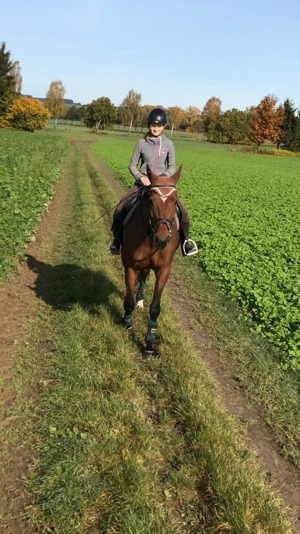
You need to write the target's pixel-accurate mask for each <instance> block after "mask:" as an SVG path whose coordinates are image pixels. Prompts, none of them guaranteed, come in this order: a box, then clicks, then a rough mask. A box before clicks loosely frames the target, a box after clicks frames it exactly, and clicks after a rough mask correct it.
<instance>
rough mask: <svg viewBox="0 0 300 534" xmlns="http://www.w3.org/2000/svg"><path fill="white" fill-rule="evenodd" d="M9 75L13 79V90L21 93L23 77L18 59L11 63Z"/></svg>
mask: <svg viewBox="0 0 300 534" xmlns="http://www.w3.org/2000/svg"><path fill="white" fill-rule="evenodd" d="M11 75H12V76H13V77H14V80H15V92H16V93H18V94H21V92H22V82H23V78H22V75H21V67H20V62H19V61H15V62H14V63H13V66H12V69H11Z"/></svg>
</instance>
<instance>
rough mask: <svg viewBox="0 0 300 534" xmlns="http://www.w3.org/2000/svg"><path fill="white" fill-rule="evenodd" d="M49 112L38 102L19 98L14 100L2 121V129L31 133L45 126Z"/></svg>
mask: <svg viewBox="0 0 300 534" xmlns="http://www.w3.org/2000/svg"><path fill="white" fill-rule="evenodd" d="M49 118H50V112H49V111H48V109H47V108H45V106H43V104H42V103H41V102H40V101H39V100H35V99H33V98H27V97H25V96H20V97H18V98H15V99H14V100H13V102H12V103H11V105H10V106H9V108H8V112H7V114H6V116H5V117H4V118H3V119H2V127H5V128H14V129H15V130H26V131H28V132H33V131H34V130H41V129H42V128H44V127H45V126H46V123H47V121H48V119H49Z"/></svg>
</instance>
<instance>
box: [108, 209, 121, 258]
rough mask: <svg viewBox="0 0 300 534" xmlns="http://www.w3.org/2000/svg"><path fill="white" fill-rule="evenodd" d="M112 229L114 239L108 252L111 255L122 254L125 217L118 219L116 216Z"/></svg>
mask: <svg viewBox="0 0 300 534" xmlns="http://www.w3.org/2000/svg"><path fill="white" fill-rule="evenodd" d="M111 229H112V233H113V236H114V238H113V240H112V242H111V243H110V245H109V247H108V252H110V254H120V251H121V245H122V234H123V217H122V218H116V217H115V216H114V220H113V224H112V227H111Z"/></svg>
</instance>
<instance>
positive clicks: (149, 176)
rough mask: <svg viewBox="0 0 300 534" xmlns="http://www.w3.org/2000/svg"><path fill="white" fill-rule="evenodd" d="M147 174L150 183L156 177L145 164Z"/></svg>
mask: <svg viewBox="0 0 300 534" xmlns="http://www.w3.org/2000/svg"><path fill="white" fill-rule="evenodd" d="M147 175H148V178H149V180H150V182H151V183H152V182H153V181H154V179H155V178H157V176H156V174H155V173H154V172H153V171H152V170H151V169H150V167H149V165H147Z"/></svg>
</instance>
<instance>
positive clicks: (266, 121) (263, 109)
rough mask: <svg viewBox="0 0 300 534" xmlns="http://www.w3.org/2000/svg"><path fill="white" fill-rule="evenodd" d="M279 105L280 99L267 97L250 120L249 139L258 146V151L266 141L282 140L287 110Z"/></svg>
mask: <svg viewBox="0 0 300 534" xmlns="http://www.w3.org/2000/svg"><path fill="white" fill-rule="evenodd" d="M277 103H278V98H277V97H276V96H275V95H267V96H265V97H264V98H263V99H262V100H261V102H260V103H259V104H258V106H257V107H256V109H255V113H254V115H253V117H252V118H251V120H250V132H249V139H250V141H252V142H253V143H255V144H256V146H257V149H258V150H259V148H260V146H261V144H262V143H263V142H264V141H266V140H270V141H273V142H275V141H277V139H280V136H281V134H282V129H281V125H282V124H283V121H284V117H285V109H284V107H283V106H277Z"/></svg>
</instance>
